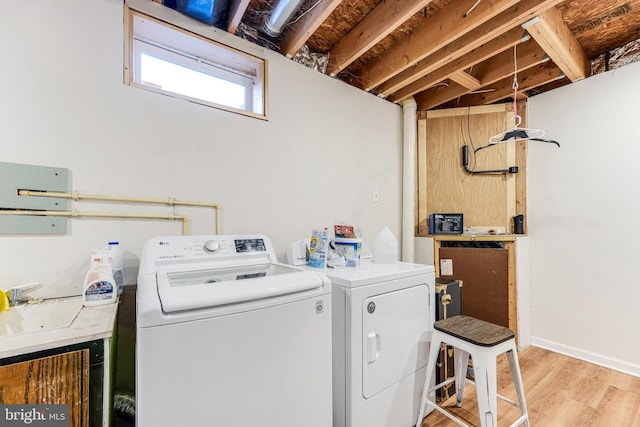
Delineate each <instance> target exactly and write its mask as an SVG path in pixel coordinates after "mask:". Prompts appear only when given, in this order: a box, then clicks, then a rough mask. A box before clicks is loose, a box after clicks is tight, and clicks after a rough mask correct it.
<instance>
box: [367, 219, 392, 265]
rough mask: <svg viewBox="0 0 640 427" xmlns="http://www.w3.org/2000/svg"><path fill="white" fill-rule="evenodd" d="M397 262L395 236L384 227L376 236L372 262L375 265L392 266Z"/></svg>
mask: <svg viewBox="0 0 640 427" xmlns="http://www.w3.org/2000/svg"><path fill="white" fill-rule="evenodd" d="M397 261H398V239H396V236H395V234H393V232H392V231H391V230H390V229H389V227H384V228H383V229H382V230H380V232H379V233H378V234H377V235H376V242H375V248H374V253H373V262H375V263H376V264H393V263H395V262H397Z"/></svg>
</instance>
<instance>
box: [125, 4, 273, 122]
mask: <svg viewBox="0 0 640 427" xmlns="http://www.w3.org/2000/svg"><path fill="white" fill-rule="evenodd" d="M127 15H128V19H129V25H128V26H127V27H128V28H129V32H130V34H128V40H129V49H128V50H129V53H128V54H127V59H128V64H129V65H128V66H126V67H125V68H126V69H125V79H126V83H127V84H129V85H131V86H136V87H140V88H143V89H147V90H151V91H153V92H158V93H162V94H165V95H170V96H174V97H176V98H183V99H186V100H189V101H192V102H196V103H199V104H203V105H208V106H211V107H215V108H221V109H224V110H229V111H233V112H238V113H242V114H247V115H251V116H255V117H259V118H265V108H264V105H265V82H264V76H265V61H264V60H263V59H261V58H257V57H255V56H252V55H249V54H247V53H244V52H240V51H238V50H236V49H234V48H231V47H229V46H225V45H222V44H220V43H217V42H215V41H213V40H209V39H206V38H204V37H202V36H199V35H195V34H192V33H189V32H187V31H186V30H183V29H181V28H178V27H175V26H173V25H170V24H167V23H165V22H161V21H158V20H156V19H154V18H151V17H149V16H146V15H143V14H141V13H139V12H136V11H133V10H131V9H130V10H129V13H128V14H127ZM125 62H127V61H125Z"/></svg>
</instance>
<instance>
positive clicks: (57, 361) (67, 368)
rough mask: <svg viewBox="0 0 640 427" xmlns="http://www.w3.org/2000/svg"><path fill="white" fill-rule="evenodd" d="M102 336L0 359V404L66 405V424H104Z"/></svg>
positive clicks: (72, 426)
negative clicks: (83, 341) (67, 414)
mask: <svg viewBox="0 0 640 427" xmlns="http://www.w3.org/2000/svg"><path fill="white" fill-rule="evenodd" d="M105 348H106V347H105V344H104V340H95V341H91V342H86V343H81V344H75V345H70V346H65V347H60V348H55V349H51V350H45V351H40V352H36V353H30V354H25V355H20V356H14V357H9V358H6V359H2V360H0V404H3V405H9V404H30V405H47V404H64V405H69V426H70V427H87V426H89V427H94V426H95V427H99V426H103V425H108V423H109V420H108V417H106V416H105V411H104V409H105V405H107V406H108V402H109V401H108V400H105V397H107V396H106V395H105V387H106V386H108V384H109V378H107V377H106V375H107V374H106V373H107V371H108V370H107V369H106V366H107V365H105V363H104V358H105Z"/></svg>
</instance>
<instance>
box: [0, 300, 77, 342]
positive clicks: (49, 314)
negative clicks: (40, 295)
mask: <svg viewBox="0 0 640 427" xmlns="http://www.w3.org/2000/svg"><path fill="white" fill-rule="evenodd" d="M82 307H83V304H82V297H81V296H77V297H68V298H55V299H48V300H43V301H40V302H28V303H22V304H20V305H17V306H15V307H11V308H10V309H9V311H4V312H2V313H0V337H3V336H10V335H18V334H26V333H32V332H41V331H48V330H52V329H60V328H66V327H69V325H71V323H73V321H74V319H75V318H76V316H77V315H78V313H79V312H80V310H82Z"/></svg>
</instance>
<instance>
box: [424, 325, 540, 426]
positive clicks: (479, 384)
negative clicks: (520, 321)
mask: <svg viewBox="0 0 640 427" xmlns="http://www.w3.org/2000/svg"><path fill="white" fill-rule="evenodd" d="M433 328H434V331H433V337H432V339H431V349H430V350H429V359H428V362H427V372H426V381H425V386H424V391H423V392H422V402H421V404H420V414H419V415H418V422H417V424H416V427H420V426H421V425H422V418H423V417H424V411H425V404H427V405H429V406H432V407H433V408H434V409H436V410H438V411H439V412H441V413H443V414H444V415H446V416H447V417H448V418H450V419H451V420H453V421H455V422H456V423H457V424H459V425H461V426H467V424H464V423H463V422H462V421H460V420H458V419H457V418H455V417H454V416H453V415H452V414H450V413H449V412H447V411H446V410H445V409H443V408H441V407H440V406H438V405H437V404H436V403H435V401H434V400H431V399H432V398H431V397H430V395H432V394H433V392H434V391H435V390H437V389H439V388H441V387H444V386H445V385H447V384H450V383H451V382H452V381H454V380H455V382H456V403H457V405H458V406H460V404H461V403H462V393H463V391H464V383H465V380H466V375H467V364H468V363H469V356H471V359H472V362H473V371H474V377H475V385H476V394H477V397H478V410H479V412H480V425H481V426H482V427H485V426H487V427H489V426H497V425H498V399H497V398H498V397H499V398H500V399H502V400H504V401H505V402H508V403H510V404H512V405H513V406H515V407H517V408H520V411H521V412H522V416H521V417H520V418H518V419H517V420H516V422H514V423H513V424H512V426H516V425H519V424H521V423H522V422H524V425H525V426H527V427H528V426H529V414H528V412H527V405H526V403H525V400H524V389H523V387H522V377H521V375H520V365H519V364H518V355H517V351H516V341H515V336H514V334H513V331H511V330H510V329H508V328H505V327H502V326H498V325H494V324H493V323H488V322H485V321H482V320H478V319H474V318H473V317H469V316H453V317H450V318H448V319H443V320H438V321H437V322H435V323H434V324H433ZM442 343H446V344H449V345H452V346H453V347H454V348H455V350H454V360H455V377H452V378H448V379H446V380H445V381H443V382H441V383H440V384H436V385H435V386H434V387H431V388H430V387H429V384H431V378H433V374H434V371H435V368H436V360H437V358H438V353H439V350H440V345H441V344H442ZM502 353H507V357H508V359H509V367H510V368H511V376H512V377H513V383H514V385H515V387H516V394H517V395H518V402H513V401H511V400H509V399H507V398H505V397H504V396H500V395H499V394H498V392H497V385H496V358H497V356H498V355H500V354H502ZM467 427H468V426H467Z"/></svg>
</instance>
